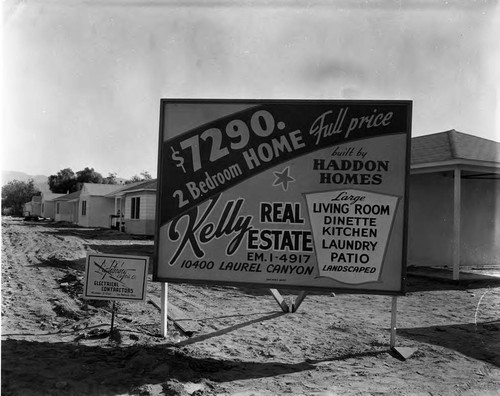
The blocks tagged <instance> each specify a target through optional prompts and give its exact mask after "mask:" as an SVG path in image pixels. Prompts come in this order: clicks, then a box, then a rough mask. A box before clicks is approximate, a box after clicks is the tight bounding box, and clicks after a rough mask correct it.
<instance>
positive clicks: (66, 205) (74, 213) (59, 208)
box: [54, 190, 81, 223]
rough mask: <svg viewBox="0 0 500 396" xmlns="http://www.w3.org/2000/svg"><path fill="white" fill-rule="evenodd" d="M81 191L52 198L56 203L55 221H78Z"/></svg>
mask: <svg viewBox="0 0 500 396" xmlns="http://www.w3.org/2000/svg"><path fill="white" fill-rule="evenodd" d="M80 194H81V191H80V190H79V191H76V192H73V193H71V194H65V195H63V196H61V197H58V198H56V199H54V202H55V204H56V210H55V216H54V220H55V221H68V222H70V223H78V204H79V200H80V199H79V198H80Z"/></svg>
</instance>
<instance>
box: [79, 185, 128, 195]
mask: <svg viewBox="0 0 500 396" xmlns="http://www.w3.org/2000/svg"><path fill="white" fill-rule="evenodd" d="M121 187H122V185H121V184H98V183H83V187H82V190H83V189H84V188H85V190H86V191H87V193H88V194H89V195H95V196H104V195H107V194H109V193H112V192H115V191H117V190H119V189H120V188H121Z"/></svg>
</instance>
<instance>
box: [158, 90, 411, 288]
mask: <svg viewBox="0 0 500 396" xmlns="http://www.w3.org/2000/svg"><path fill="white" fill-rule="evenodd" d="M411 106H412V103H411V101H308V100H162V101H161V111H160V141H159V161H158V162H159V163H158V175H159V178H158V180H159V186H158V188H159V190H158V191H159V195H158V203H157V232H156V260H155V265H154V280H156V281H165V282H199V283H218V284H233V285H255V286H263V287H272V288H280V289H283V288H294V289H313V290H314V289H329V290H336V291H339V292H341V291H345V292H352V293H355V292H359V293H377V294H394V295H397V294H402V293H404V277H405V268H406V228H407V225H406V222H407V199H408V180H407V179H408V171H409V152H410V129H411Z"/></svg>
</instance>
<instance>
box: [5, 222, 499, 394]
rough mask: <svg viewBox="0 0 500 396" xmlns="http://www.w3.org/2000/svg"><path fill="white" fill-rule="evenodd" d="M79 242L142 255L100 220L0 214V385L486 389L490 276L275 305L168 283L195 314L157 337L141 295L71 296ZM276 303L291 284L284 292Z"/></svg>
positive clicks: (234, 390) (55, 389)
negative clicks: (289, 308) (394, 309)
mask: <svg viewBox="0 0 500 396" xmlns="http://www.w3.org/2000/svg"><path fill="white" fill-rule="evenodd" d="M88 252H102V253H114V254H133V255H148V256H151V257H152V255H153V240H152V239H148V238H137V237H132V236H130V235H126V234H122V233H118V232H117V231H113V230H102V229H89V228H79V227H75V226H73V225H68V224H61V223H48V222H24V221H22V220H21V219H13V218H8V217H6V218H2V343H1V349H2V366H1V367H2V395H5V396H8V395H23V396H24V395H195V396H201V395H240V396H250V395H469V396H480V395H481V396H483V395H498V394H500V281H499V279H500V278H494V277H484V279H483V280H476V281H471V280H468V281H466V282H461V283H458V284H456V283H449V282H443V281H436V280H430V279H425V278H421V277H416V276H411V275H410V276H409V277H408V294H407V295H406V296H405V297H399V298H398V316H397V328H398V329H397V346H398V347H401V348H413V349H412V351H414V353H413V355H411V356H410V357H408V359H406V360H405V359H402V358H401V357H400V356H398V355H397V353H395V352H394V351H392V350H391V349H390V348H389V338H390V337H389V336H390V320H391V300H392V299H391V297H389V296H369V295H336V296H335V295H334V294H333V293H317V294H312V295H308V296H307V297H306V299H305V300H304V302H303V303H302V305H301V306H300V308H299V310H298V311H297V312H295V313H288V314H285V313H283V312H282V311H281V310H280V308H279V307H278V305H277V304H276V302H275V301H274V299H273V297H272V296H271V294H270V293H269V291H268V290H266V289H241V288H236V287H208V286H195V285H185V284H170V285H168V291H169V295H168V297H169V303H172V304H173V305H175V306H176V307H177V308H178V309H179V310H180V311H181V312H183V313H185V314H186V315H189V316H190V317H191V318H192V319H194V320H184V321H179V324H180V325H181V326H183V327H184V328H189V329H190V331H191V332H192V333H189V335H190V336H187V335H186V334H184V333H182V332H180V331H179V329H178V328H177V327H176V326H175V325H174V323H173V322H170V321H169V323H168V329H169V330H168V337H167V338H162V337H161V335H160V312H159V310H158V308H157V307H156V306H155V305H154V304H153V303H152V302H151V301H150V300H151V299H152V300H153V301H157V300H158V299H159V296H160V285H159V284H158V283H153V282H149V284H148V295H149V298H148V302H146V303H128V302H119V303H117V304H116V318H115V331H114V332H113V333H112V334H110V324H111V307H112V305H111V303H110V302H107V301H104V302H103V301H101V302H98V301H89V302H86V301H84V300H82V299H81V292H82V278H83V274H84V266H85V257H86V254H87V253H88ZM283 294H284V295H285V297H286V299H287V300H289V299H291V298H292V297H293V296H294V295H296V293H290V292H285V291H283Z"/></svg>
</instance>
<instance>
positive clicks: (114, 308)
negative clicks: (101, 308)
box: [109, 300, 116, 335]
mask: <svg viewBox="0 0 500 396" xmlns="http://www.w3.org/2000/svg"><path fill="white" fill-rule="evenodd" d="M115 312H116V301H114V300H113V307H112V308H111V329H110V330H109V334H110V335H111V334H113V328H114V326H115Z"/></svg>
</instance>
